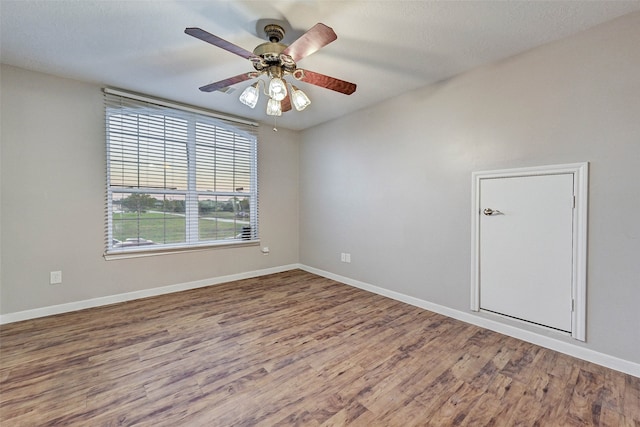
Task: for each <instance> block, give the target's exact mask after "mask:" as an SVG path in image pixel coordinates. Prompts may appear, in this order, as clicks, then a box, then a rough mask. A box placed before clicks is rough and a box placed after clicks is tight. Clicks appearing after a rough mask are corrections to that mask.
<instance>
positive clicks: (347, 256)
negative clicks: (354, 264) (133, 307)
mask: <svg viewBox="0 0 640 427" xmlns="http://www.w3.org/2000/svg"><path fill="white" fill-rule="evenodd" d="M344 262H351V254H344Z"/></svg>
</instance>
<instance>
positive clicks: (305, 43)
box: [282, 23, 338, 62]
mask: <svg viewBox="0 0 640 427" xmlns="http://www.w3.org/2000/svg"><path fill="white" fill-rule="evenodd" d="M337 38H338V36H336V33H335V32H333V29H331V28H330V27H327V26H326V25H324V24H321V23H317V24H316V25H314V26H313V27H311V29H310V30H309V31H307V32H306V33H304V34H303V35H301V36H300V38H299V39H297V40H296V41H294V42H293V43H291V44H290V45H289V47H287V48H286V49H285V50H284V51H283V52H282V53H284V54H285V55H289V56H290V57H291V58H293V60H294V61H295V62H298V61H299V60H301V59H302V58H304V57H306V56H309V55H311V54H312V53H314V52H316V51H317V50H318V49H320V48H322V47H324V46H326V45H328V44H329V43H331V42H332V41H334V40H335V39H337Z"/></svg>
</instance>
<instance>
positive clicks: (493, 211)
mask: <svg viewBox="0 0 640 427" xmlns="http://www.w3.org/2000/svg"><path fill="white" fill-rule="evenodd" d="M482 213H484V214H485V215H487V216H491V215H493V214H501V213H502V212H500V211H499V210H498V209H491V208H485V210H483V211H482Z"/></svg>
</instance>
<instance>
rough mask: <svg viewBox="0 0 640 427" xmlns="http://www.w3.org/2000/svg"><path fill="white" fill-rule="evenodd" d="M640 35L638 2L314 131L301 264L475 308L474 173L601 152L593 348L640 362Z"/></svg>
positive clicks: (593, 235)
mask: <svg viewBox="0 0 640 427" xmlns="http://www.w3.org/2000/svg"><path fill="white" fill-rule="evenodd" d="M639 45H640V13H636V14H633V15H628V16H626V17H623V18H622V19H619V20H616V21H613V22H611V23H608V24H605V25H603V26H600V27H597V28H594V29H591V30H589V31H587V32H585V33H582V34H580V35H578V36H576V37H572V38H570V39H566V40H563V41H560V42H557V43H554V44H550V45H546V46H543V47H541V48H538V49H535V50H532V51H529V52H527V53H524V54H522V55H519V56H517V57H513V58H511V59H509V60H507V61H504V62H502V63H499V64H495V65H493V66H490V67H485V68H482V69H478V70H475V71H472V72H470V73H467V74H465V75H462V76H459V77H457V78H454V79H451V80H449V81H447V82H443V83H442V84H439V85H436V86H432V87H427V88H424V89H422V90H419V91H417V92H416V93H411V94H405V95H402V96H399V97H397V98H395V99H391V100H389V101H387V102H385V103H383V104H380V105H379V106H377V107H374V108H370V109H367V110H364V111H361V112H358V113H356V114H353V115H350V116H348V117H345V118H343V119H341V120H338V121H335V122H331V123H327V124H324V125H320V126H318V127H316V128H313V129H311V130H309V131H306V132H305V133H304V134H303V140H302V145H301V148H300V179H301V182H300V242H301V245H300V261H301V263H303V264H305V265H308V266H311V267H315V268H318V269H321V270H325V271H328V272H331V273H333V274H338V275H342V276H345V277H348V278H351V279H355V280H359V281H362V282H366V283H369V284H372V285H376V286H379V287H382V288H385V289H389V290H393V291H397V292H400V293H403V294H406V295H409V296H413V297H416V298H419V299H422V300H426V301H429V302H433V303H436V304H440V305H443V306H446V307H449V308H453V309H457V310H460V311H469V298H470V296H469V294H470V256H471V235H470V229H471V225H470V223H471V212H470V210H471V209H470V206H471V173H472V171H480V170H493V169H502V168H513V167H524V166H539V165H548V164H562V163H574V162H583V161H589V162H590V165H591V170H590V191H589V196H590V210H589V215H590V216H589V256H588V263H589V265H588V289H587V292H588V296H587V297H588V308H587V343H586V344H585V345H586V346H587V347H588V348H590V349H593V350H595V351H599V352H603V353H606V354H609V355H613V356H616V357H620V358H623V359H626V360H629V361H633V362H636V363H640V333H639V332H638V327H639V326H640V310H639V309H638V304H639V303H640V221H639V220H638V218H639V216H638V215H639V214H638V212H640V49H639V48H638V46H639ZM356 95H357V93H356ZM341 252H349V253H351V255H352V262H351V263H350V264H346V263H341V262H340V253H341ZM568 340H570V339H568ZM574 343H577V342H575V341H574Z"/></svg>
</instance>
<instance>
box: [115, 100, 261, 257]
mask: <svg viewBox="0 0 640 427" xmlns="http://www.w3.org/2000/svg"><path fill="white" fill-rule="evenodd" d="M133 96H135V95H133ZM150 101H151V102H150ZM105 117H106V144H107V243H106V255H107V256H108V255H110V254H123V253H145V254H148V253H154V252H158V251H162V252H165V251H171V250H179V249H185V248H195V247H204V246H212V245H225V244H236V245H237V244H242V243H245V244H246V243H247V242H252V241H257V239H258V209H257V208H258V191H257V182H258V180H257V138H256V133H257V131H256V129H257V128H256V127H255V126H253V125H251V124H245V123H238V122H232V121H229V120H225V119H221V118H218V117H215V116H212V115H208V114H206V113H205V112H200V111H198V110H196V109H193V108H188V107H187V108H184V109H183V108H175V106H172V105H171V104H168V103H165V102H163V101H157V103H156V102H155V101H154V100H147V99H146V98H140V97H136V98H129V97H127V96H123V95H122V94H121V93H120V92H118V91H113V90H109V89H105Z"/></svg>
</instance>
